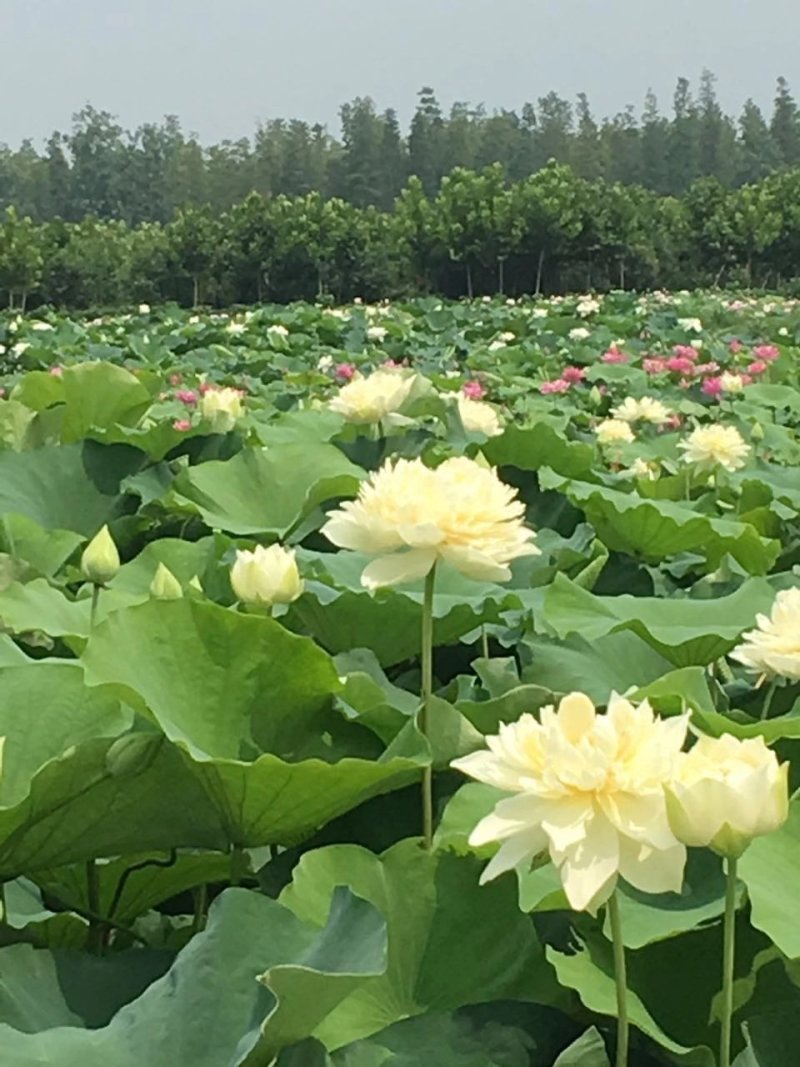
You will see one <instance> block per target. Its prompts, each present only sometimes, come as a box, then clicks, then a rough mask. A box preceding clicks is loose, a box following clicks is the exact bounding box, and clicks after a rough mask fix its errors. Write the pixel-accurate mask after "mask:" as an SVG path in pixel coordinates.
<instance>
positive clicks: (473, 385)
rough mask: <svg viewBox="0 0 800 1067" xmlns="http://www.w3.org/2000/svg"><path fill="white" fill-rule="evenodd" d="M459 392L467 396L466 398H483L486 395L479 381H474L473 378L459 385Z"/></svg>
mask: <svg viewBox="0 0 800 1067" xmlns="http://www.w3.org/2000/svg"><path fill="white" fill-rule="evenodd" d="M461 392H462V393H463V394H464V396H465V397H467V399H468V400H483V398H484V397H485V396H486V390H485V389H484V387H483V385H481V383H480V382H478V381H475V379H474V378H473V379H472V380H471V381H468V382H464V384H463V385H462V386H461Z"/></svg>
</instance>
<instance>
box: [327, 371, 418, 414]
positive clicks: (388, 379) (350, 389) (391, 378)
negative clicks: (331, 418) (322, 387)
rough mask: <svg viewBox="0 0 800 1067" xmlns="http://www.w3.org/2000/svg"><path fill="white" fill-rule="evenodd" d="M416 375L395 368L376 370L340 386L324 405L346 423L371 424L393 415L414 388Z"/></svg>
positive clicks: (397, 411)
mask: <svg viewBox="0 0 800 1067" xmlns="http://www.w3.org/2000/svg"><path fill="white" fill-rule="evenodd" d="M415 380H416V376H415V375H413V374H410V375H409V374H405V373H404V372H402V371H396V370H376V371H374V372H373V373H372V374H370V375H369V377H367V378H362V377H361V376H357V377H355V378H353V380H352V381H350V382H348V383H347V385H343V386H342V388H341V389H340V390H339V392H338V393H337V395H336V396H335V397H334V398H333V400H331V402H330V404H329V405H328V406H329V407H330V409H331V411H336V412H337V413H338V414H339V415H341V416H342V417H343V418H345V419H347V421H348V422H355V423H362V424H374V423H377V422H382V421H384V420H386V419H389V421H391V418H390V417H391V416H397V414H398V413H399V411H400V409H401V408H402V406H403V405H404V404H405V403H406V401H407V400H408V398H409V396H410V394H411V390H412V389H413V388H414V383H415Z"/></svg>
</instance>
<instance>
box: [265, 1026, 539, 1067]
mask: <svg viewBox="0 0 800 1067" xmlns="http://www.w3.org/2000/svg"><path fill="white" fill-rule="evenodd" d="M537 1045H538V1042H537V1041H535V1040H534V1039H533V1038H532V1037H531V1035H530V1034H528V1033H527V1032H526V1031H525V1030H522V1029H520V1028H519V1027H514V1026H508V1025H503V1023H501V1022H498V1021H495V1020H490V1021H489V1022H488V1023H487V1024H486V1025H484V1026H481V1025H480V1024H479V1023H477V1022H473V1021H472V1020H470V1019H469V1018H467V1017H459V1016H456V1015H439V1014H430V1015H422V1016H419V1017H418V1018H416V1019H408V1020H405V1021H403V1022H399V1023H396V1024H395V1025H394V1026H390V1027H389V1028H388V1029H386V1030H384V1031H383V1032H382V1033H380V1034H376V1035H375V1036H374V1037H371V1038H368V1039H366V1040H364V1041H357V1042H355V1043H354V1044H353V1045H350V1046H349V1047H347V1048H343V1049H339V1051H338V1052H336V1053H334V1055H333V1057H332V1060H333V1064H334V1065H335V1067H418V1065H420V1064H425V1067H529V1065H530V1063H531V1055H532V1053H533V1050H534V1049H536V1048H537ZM281 1062H282V1061H281ZM537 1062H538V1060H537ZM279 1067H280V1064H279Z"/></svg>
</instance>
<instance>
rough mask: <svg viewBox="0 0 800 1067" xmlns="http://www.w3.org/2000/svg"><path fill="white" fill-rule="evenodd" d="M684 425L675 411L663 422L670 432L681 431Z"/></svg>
mask: <svg viewBox="0 0 800 1067" xmlns="http://www.w3.org/2000/svg"><path fill="white" fill-rule="evenodd" d="M686 384H687V385H688V384H689V383H688V382H687V383H686ZM682 425H683V419H682V418H681V416H680V415H679V414H678V413H677V411H673V412H672V413H671V414H670V415H668V416H667V418H666V419H665V420H664V422H663V426H664V427H665V428H666V429H669V430H679V429H680V428H681V426H682Z"/></svg>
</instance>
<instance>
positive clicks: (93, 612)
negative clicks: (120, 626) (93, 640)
mask: <svg viewBox="0 0 800 1067" xmlns="http://www.w3.org/2000/svg"><path fill="white" fill-rule="evenodd" d="M101 588H102V587H101V586H99V585H97V584H95V585H93V586H92V606H91V609H90V611H89V632H90V633H91V632H92V630H93V629H94V623H95V619H96V617H97V603H98V601H99V600H100V589H101Z"/></svg>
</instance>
